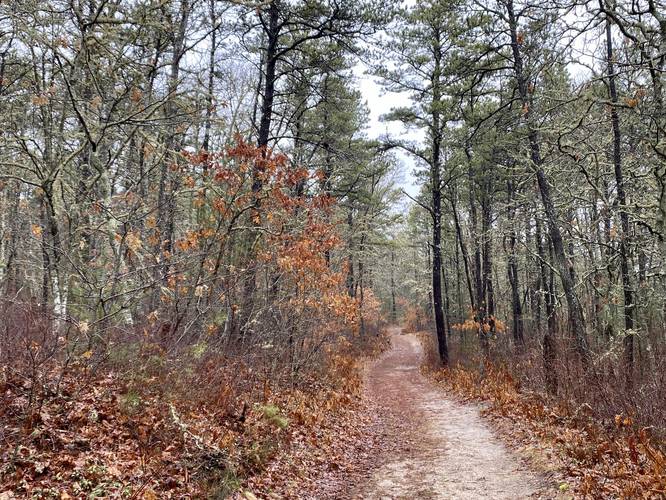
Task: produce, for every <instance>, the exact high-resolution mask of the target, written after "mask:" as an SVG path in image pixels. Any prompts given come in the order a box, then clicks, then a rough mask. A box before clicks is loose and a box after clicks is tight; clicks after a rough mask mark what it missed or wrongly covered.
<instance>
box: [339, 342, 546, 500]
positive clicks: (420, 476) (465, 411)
mask: <svg viewBox="0 0 666 500" xmlns="http://www.w3.org/2000/svg"><path fill="white" fill-rule="evenodd" d="M391 344H392V347H391V349H390V350H389V351H388V352H387V353H385V354H384V355H383V356H382V357H381V358H380V359H379V360H378V361H377V362H376V363H374V364H373V365H372V366H371V367H370V368H369V372H368V383H367V394H368V397H369V398H371V399H372V400H373V402H374V403H375V404H376V405H377V407H378V409H379V411H380V412H383V413H385V415H386V416H387V420H388V421H389V422H393V423H392V424H390V425H389V428H388V429H387V430H386V431H385V432H386V433H387V434H388V435H387V436H386V437H387V438H389V439H388V440H389V441H397V442H396V443H395V444H394V445H393V446H392V447H391V449H387V450H384V451H383V452H382V453H381V454H382V455H384V456H383V457H378V459H379V460H378V462H379V463H380V464H382V465H380V466H379V467H378V468H377V469H375V470H374V471H372V472H371V474H370V477H369V479H368V480H367V481H364V483H365V484H364V485H363V486H360V487H358V488H357V489H356V491H354V492H353V494H352V495H351V497H352V498H359V499H360V498H362V499H378V500H379V499H385V500H389V499H396V500H397V499H416V498H418V499H475V500H476V499H480V498H492V499H494V500H499V499H520V498H531V497H535V496H538V493H537V492H538V490H539V489H540V486H542V484H541V482H540V480H539V478H538V477H537V476H536V475H534V474H532V473H530V472H529V471H528V470H527V469H525V468H524V466H522V465H521V463H520V462H519V460H518V459H517V457H516V456H514V455H513V454H512V453H511V451H509V450H508V449H507V448H506V447H505V446H504V445H503V444H502V443H501V442H500V441H499V440H498V439H497V438H496V437H495V436H494V435H493V433H492V432H491V430H490V429H489V427H488V426H487V425H486V423H485V422H484V421H483V420H482V418H481V417H480V415H479V410H478V409H477V408H476V407H475V406H473V405H463V404H461V403H458V402H456V401H453V400H451V399H449V398H448V397H447V396H446V394H445V393H443V392H442V391H441V390H440V389H438V388H437V387H436V386H435V385H433V384H432V383H431V382H429V381H428V380H427V379H426V378H425V377H424V376H423V375H422V374H421V373H420V371H419V366H420V364H421V356H422V349H421V345H420V342H419V341H418V339H417V338H416V337H414V336H413V335H401V334H400V330H399V329H394V330H393V331H392V336H391Z"/></svg>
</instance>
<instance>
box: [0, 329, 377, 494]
mask: <svg viewBox="0 0 666 500" xmlns="http://www.w3.org/2000/svg"><path fill="white" fill-rule="evenodd" d="M382 339H383V337H381V336H379V337H375V336H372V338H370V339H369V340H368V341H366V342H358V341H356V342H355V343H354V344H351V343H350V342H348V341H347V340H346V339H345V338H344V337H341V338H340V339H339V340H338V341H337V342H336V343H334V344H331V345H330V346H329V349H328V353H327V354H326V355H323V356H322V357H321V363H320V364H319V365H318V366H313V367H311V368H309V369H308V370H307V371H302V372H299V373H298V374H297V376H294V374H289V373H286V374H285V373H282V374H276V373H274V372H271V371H270V370H268V369H266V370H262V369H258V368H257V367H262V366H267V365H266V364H264V363H261V362H259V361H260V360H257V359H242V358H239V357H232V356H226V355H224V354H223V353H221V352H216V351H215V350H208V351H206V352H205V353H202V352H197V353H187V352H186V353H181V354H179V355H177V356H176V355H169V354H167V353H166V352H161V351H160V349H159V348H158V347H157V346H152V347H150V348H146V347H145V346H142V347H139V346H137V348H136V349H131V350H127V349H125V350H124V351H123V352H122V353H117V355H115V356H110V357H109V359H107V360H105V361H104V362H102V363H93V360H91V359H89V358H88V357H87V356H86V355H82V356H78V357H77V358H76V360H75V361H74V362H70V363H69V364H68V366H67V367H66V368H65V367H63V366H62V365H60V364H53V365H51V366H50V367H47V366H43V367H42V371H43V373H42V376H41V379H42V380H56V379H57V380H58V381H59V382H58V386H57V390H55V387H54V386H52V385H49V384H42V385H40V386H39V387H37V386H36V385H35V381H34V380H30V379H25V378H20V377H18V376H15V374H12V373H10V372H9V371H5V372H3V373H2V376H1V378H0V398H1V400H0V403H1V404H0V429H1V430H0V434H1V436H0V437H1V438H2V442H3V448H2V451H0V463H1V465H0V498H2V499H3V500H8V499H12V498H58V499H68V498H99V497H115V498H144V499H155V498H183V497H186V496H190V497H195V498H226V497H228V496H230V495H232V494H233V493H234V492H237V491H239V489H241V488H242V487H243V484H245V483H246V482H247V480H248V479H249V478H252V477H254V476H257V475H260V474H261V473H262V471H263V470H264V469H265V468H266V466H267V465H268V464H270V463H271V461H272V460H273V458H274V457H275V456H276V454H278V453H288V450H289V447H290V442H291V440H292V439H293V436H294V435H296V434H304V433H305V434H307V433H311V432H316V429H319V428H320V427H321V426H322V424H323V423H324V422H326V421H327V420H331V419H335V418H336V415H337V414H339V413H340V412H344V411H346V409H347V408H348V407H349V406H350V405H351V404H353V402H354V401H355V400H356V399H357V396H358V391H359V390H360V387H361V375H360V371H359V362H358V360H359V358H360V357H362V356H366V355H372V354H373V352H376V351H378V350H380V349H381V346H382V343H383V340H382ZM84 354H85V353H84ZM285 473H291V472H289V471H285ZM265 487H266V488H267V489H270V487H271V485H270V484H267V485H265Z"/></svg>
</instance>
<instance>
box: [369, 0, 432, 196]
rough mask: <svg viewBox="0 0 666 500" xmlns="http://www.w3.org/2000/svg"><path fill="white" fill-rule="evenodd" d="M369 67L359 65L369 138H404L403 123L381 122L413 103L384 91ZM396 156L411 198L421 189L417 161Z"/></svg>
mask: <svg viewBox="0 0 666 500" xmlns="http://www.w3.org/2000/svg"><path fill="white" fill-rule="evenodd" d="M415 3H416V0H405V1H404V2H403V5H406V6H413V5H414V4H415ZM366 69H367V68H366V67H365V66H364V65H363V64H359V65H358V66H357V77H358V81H357V85H358V88H359V90H360V91H361V93H362V95H363V98H364V99H365V101H366V103H367V105H368V110H369V116H368V130H367V133H368V136H369V137H370V138H372V139H376V138H379V137H382V136H384V137H385V136H386V135H389V136H391V137H403V138H404V137H405V134H406V131H405V128H404V127H403V126H402V124H400V123H398V122H387V121H381V120H380V117H381V116H382V115H384V114H386V113H388V112H389V111H391V109H392V108H396V107H401V106H409V105H410V101H409V97H408V96H407V94H397V93H393V92H385V91H384V90H383V89H382V88H381V86H380V85H378V84H377V83H376V80H377V79H376V78H374V77H372V76H371V75H367V74H365V72H366ZM408 137H409V139H411V140H414V141H420V140H421V139H422V137H423V131H416V130H412V131H409V133H408ZM396 156H398V158H399V159H400V161H401V162H402V173H403V175H402V178H403V180H404V185H403V186H402V188H403V189H404V190H405V191H407V193H409V195H410V196H415V195H416V194H417V193H418V191H419V187H418V185H417V184H416V180H415V178H414V175H413V171H414V168H415V167H416V164H415V160H414V158H412V157H411V156H409V155H408V154H406V153H405V152H403V151H396Z"/></svg>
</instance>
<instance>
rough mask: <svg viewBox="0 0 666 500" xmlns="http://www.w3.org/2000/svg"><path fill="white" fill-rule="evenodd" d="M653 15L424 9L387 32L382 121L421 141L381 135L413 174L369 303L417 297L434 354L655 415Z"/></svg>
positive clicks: (658, 69) (581, 8) (653, 11)
mask: <svg viewBox="0 0 666 500" xmlns="http://www.w3.org/2000/svg"><path fill="white" fill-rule="evenodd" d="M663 9H664V6H663V5H659V4H658V2H644V3H638V4H637V3H636V2H632V3H628V2H619V3H615V2H611V3H609V2H603V1H601V2H578V3H567V4H566V5H565V4H561V3H558V2H515V1H513V0H499V1H493V2H485V1H484V2H476V1H475V2H458V3H456V4H455V5H454V4H452V3H449V2H446V3H443V2H425V3H420V4H419V5H418V6H416V7H414V8H411V9H408V10H406V11H405V12H404V13H403V14H402V15H401V16H400V17H399V19H400V20H399V21H398V22H396V23H394V24H393V28H392V29H391V30H389V32H388V35H387V36H388V41H387V43H386V50H387V51H388V53H387V54H383V55H382V58H383V59H382V61H389V62H386V63H382V64H384V65H385V66H379V67H378V70H377V74H378V76H380V77H381V78H382V79H383V80H384V82H385V84H386V86H387V87H388V88H392V89H400V90H403V91H405V92H408V93H409V95H410V97H411V102H412V105H411V106H410V107H407V108H404V109H403V108H401V109H394V110H393V111H392V113H391V114H389V115H388V116H387V119H390V120H400V121H401V122H403V123H404V124H405V125H406V126H408V127H413V128H417V129H419V130H422V131H423V133H424V134H425V136H426V137H427V141H426V142H424V143H423V144H412V143H409V142H405V141H393V142H392V144H393V145H394V146H395V147H399V148H402V149H403V150H406V151H408V152H410V153H411V154H412V155H413V156H414V157H415V158H417V162H419V163H420V164H422V165H424V166H425V167H426V168H423V169H422V171H421V172H422V173H421V175H422V176H423V188H422V191H421V194H420V195H419V197H418V199H417V200H415V201H416V203H415V205H414V207H413V209H412V213H410V215H409V218H408V220H407V221H406V222H405V224H404V227H403V229H402V230H401V233H400V235H399V236H398V239H399V240H401V241H402V242H403V245H402V247H400V246H399V248H401V251H400V255H399V258H398V259H397V262H398V263H397V264H395V266H394V269H392V273H398V276H399V277H398V278H397V279H395V280H394V281H392V282H395V283H398V285H396V286H397V290H391V291H390V293H389V292H388V291H386V290H384V291H383V292H382V296H385V297H389V296H390V294H397V295H398V296H399V297H402V298H403V300H406V304H407V306H406V307H407V311H408V315H409V316H410V317H411V321H412V322H417V320H419V317H421V318H422V316H423V312H421V313H420V314H417V311H418V310H419V309H420V310H421V311H428V310H430V308H431V304H432V307H434V312H433V315H432V317H433V318H434V325H435V330H436V331H437V337H438V339H439V346H440V347H439V350H440V358H441V360H442V361H443V362H444V363H446V362H447V348H448V349H449V350H450V349H453V351H454V352H455V356H453V358H452V359H454V360H455V361H456V362H463V363H468V362H469V361H470V360H471V359H475V358H476V355H475V354H474V352H475V351H476V352H477V353H478V355H479V356H481V357H482V358H484V359H486V360H491V361H495V362H501V363H508V364H509V365H510V366H512V367H513V368H512V370H513V371H514V373H518V374H520V375H525V378H524V380H525V382H527V383H528V384H529V385H531V386H532V387H538V388H544V389H547V390H548V391H549V392H550V393H551V394H559V395H566V396H572V395H573V396H574V397H575V398H578V399H579V400H582V401H588V400H590V399H594V402H595V403H598V405H599V406H600V407H601V408H602V412H605V413H606V415H611V416H612V415H613V414H615V413H621V412H622V411H624V410H625V409H626V408H633V410H632V411H636V412H637V413H639V414H641V415H642V416H644V417H645V419H646V421H649V423H652V424H654V423H658V424H659V425H663V424H664V421H663V411H661V410H660V409H659V408H663V404H664V401H665V396H666V395H665V394H664V387H665V384H664V379H663V373H664V354H665V352H664V346H665V344H664V340H665V339H664V328H663V323H664V319H665V317H664V314H665V312H664V311H665V309H664V304H665V303H664V294H665V292H666V290H665V289H664V270H663V269H664V268H663V266H664V251H663V248H664V247H663V241H664V233H663V231H664V229H663V228H664V223H665V222H664V221H665V219H664V210H663V204H664V189H663V186H664V167H663V161H664V144H663V135H664V128H663V127H664V112H663V105H662V100H663V97H662V92H663V91H662V76H661V75H662V70H663V65H664V54H663V50H662V49H663V44H664V40H665V39H664V36H665V35H666V32H664V31H663V28H664V26H666V25H665V24H664V17H663ZM398 42H399V43H398ZM407 242H408V243H409V244H407V245H405V243H407ZM440 262H441V264H440ZM426 270H428V271H427V272H426ZM431 271H432V276H430V277H428V276H427V273H430V272H431ZM440 281H441V282H442V284H443V286H440ZM382 282H383V283H388V280H382ZM428 283H429V284H428ZM440 293H441V294H442V296H441V299H440ZM387 300H388V299H387ZM415 308H416V309H415ZM440 309H442V313H440ZM419 321H421V322H422V321H423V320H422V319H420V320H419ZM419 326H422V325H419ZM447 341H448V345H447ZM537 356H538V357H537ZM539 358H540V360H539ZM590 384H592V385H593V386H594V387H597V389H598V390H597V389H595V395H592V394H590V386H591V385H590Z"/></svg>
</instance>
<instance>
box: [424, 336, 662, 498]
mask: <svg viewBox="0 0 666 500" xmlns="http://www.w3.org/2000/svg"><path fill="white" fill-rule="evenodd" d="M421 338H422V340H423V342H424V345H425V346H426V352H428V353H433V352H435V351H434V346H433V340H432V337H431V336H429V335H427V334H422V336H421ZM426 359H427V361H426V363H425V364H424V367H423V368H424V371H425V372H426V373H427V375H428V376H429V377H430V378H431V379H433V380H435V381H436V382H437V383H439V384H440V385H442V386H443V387H445V388H446V389H447V390H449V391H450V392H453V393H454V394H456V395H458V396H460V397H461V398H464V399H467V400H476V401H483V402H485V403H486V405H485V407H484V410H483V412H482V413H483V414H484V415H486V416H488V417H489V418H491V419H492V420H493V422H494V423H495V424H496V425H497V426H498V427H499V428H500V429H501V430H502V431H503V432H502V435H503V436H505V437H508V438H509V439H510V441H512V442H513V443H514V444H516V445H519V446H521V447H522V448H523V449H526V450H531V451H533V452H534V451H536V452H537V453H538V455H539V456H540V460H541V461H544V459H545V462H547V463H546V464H541V465H542V467H541V468H544V469H547V471H548V472H550V473H555V474H554V475H555V476H557V477H558V478H559V481H558V486H559V488H560V490H561V491H562V492H564V493H565V495H569V494H571V495H573V496H574V497H585V498H626V499H630V498H631V499H636V498H664V497H665V496H666V455H665V454H664V449H665V446H664V442H663V441H662V440H660V439H659V437H658V436H657V435H655V433H654V432H653V431H654V429H650V428H646V427H638V426H636V425H635V424H634V421H633V419H632V418H631V416H628V415H616V416H615V418H614V419H612V421H606V420H605V419H602V418H599V417H598V416H597V415H595V412H594V410H593V408H591V407H589V406H588V405H582V406H578V407H573V406H572V405H571V404H568V402H567V401H553V400H552V399H549V398H547V397H546V396H545V395H543V394H538V393H536V392H527V391H524V390H522V389H521V387H520V383H519V381H517V380H516V379H515V378H514V377H513V376H512V375H511V373H510V372H509V370H508V369H506V368H505V367H501V366H498V365H496V364H493V363H490V362H486V363H485V366H484V370H483V372H484V373H481V372H480V371H479V370H475V369H472V368H469V367H463V366H461V365H458V366H454V367H452V368H448V369H443V368H441V367H438V366H437V364H436V363H434V362H433V361H434V356H433V355H432V354H429V355H428V356H427V357H426ZM532 455H533V454H532ZM533 458H534V456H533Z"/></svg>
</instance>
